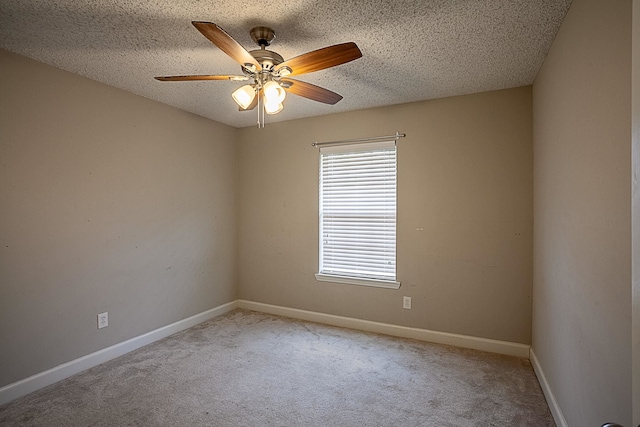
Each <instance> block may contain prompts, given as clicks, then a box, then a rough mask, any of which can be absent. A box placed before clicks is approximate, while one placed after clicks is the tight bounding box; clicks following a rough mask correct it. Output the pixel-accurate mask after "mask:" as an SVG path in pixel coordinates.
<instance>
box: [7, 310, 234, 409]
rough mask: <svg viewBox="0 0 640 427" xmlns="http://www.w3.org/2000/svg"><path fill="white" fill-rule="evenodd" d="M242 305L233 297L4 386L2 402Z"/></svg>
mask: <svg viewBox="0 0 640 427" xmlns="http://www.w3.org/2000/svg"><path fill="white" fill-rule="evenodd" d="M236 308H238V301H237V300H236V301H232V302H229V303H226V304H223V305H220V306H218V307H214V308H212V309H210V310H207V311H203V312H202V313H198V314H196V315H194V316H191V317H187V318H186V319H182V320H179V321H177V322H175V323H172V324H170V325H167V326H163V327H161V328H158V329H155V330H153V331H150V332H147V333H146V334H143V335H140V336H137V337H134V338H131V339H128V340H126V341H123V342H121V343H118V344H115V345H112V346H110V347H107V348H104V349H102V350H98V351H96V352H94V353H91V354H87V355H86V356H82V357H79V358H77V359H74V360H72V361H70V362H67V363H63V364H62V365H59V366H56V367H55V368H51V369H48V370H46V371H44V372H40V373H38V374H35V375H32V376H30V377H28V378H25V379H23V380H20V381H17V382H15V383H12V384H8V385H6V386H4V387H2V388H0V405H2V404H4V403H7V402H10V401H12V400H14V399H17V398H18V397H21V396H24V395H26V394H29V393H31V392H34V391H36V390H39V389H41V388H43V387H46V386H48V385H50V384H53V383H56V382H58V381H61V380H63V379H65V378H68V377H70V376H72V375H75V374H77V373H79V372H82V371H85V370H87V369H89V368H92V367H94V366H97V365H99V364H101V363H104V362H107V361H109V360H111V359H115V358H116V357H119V356H122V355H124V354H126V353H129V352H131V351H133V350H136V349H138V348H140V347H143V346H145V345H147V344H151V343H152V342H155V341H158V340H161V339H163V338H166V337H168V336H169V335H173V334H175V333H176V332H180V331H183V330H185V329H188V328H190V327H192V326H195V325H197V324H199V323H202V322H205V321H207V320H209V319H213V318H214V317H217V316H220V315H222V314H224V313H227V312H229V311H231V310H234V309H236Z"/></svg>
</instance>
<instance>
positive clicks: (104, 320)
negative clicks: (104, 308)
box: [98, 312, 109, 329]
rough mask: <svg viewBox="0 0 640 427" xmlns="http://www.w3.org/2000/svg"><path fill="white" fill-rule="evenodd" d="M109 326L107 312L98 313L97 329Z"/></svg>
mask: <svg viewBox="0 0 640 427" xmlns="http://www.w3.org/2000/svg"><path fill="white" fill-rule="evenodd" d="M107 326H109V313H107V312H105V313H100V314H98V329H102V328H106V327H107Z"/></svg>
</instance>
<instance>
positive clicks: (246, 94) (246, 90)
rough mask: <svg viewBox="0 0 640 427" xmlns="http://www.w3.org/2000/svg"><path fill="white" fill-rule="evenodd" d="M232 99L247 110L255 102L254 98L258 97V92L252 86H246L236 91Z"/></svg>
mask: <svg viewBox="0 0 640 427" xmlns="http://www.w3.org/2000/svg"><path fill="white" fill-rule="evenodd" d="M231 97H232V98H233V100H234V101H236V104H238V106H239V107H240V108H242V109H243V110H246V109H247V108H248V107H249V106H250V105H251V103H252V102H253V98H255V97H256V90H255V89H254V88H253V86H251V85H244V86H242V87H240V88H239V89H236V90H235V91H234V92H233V93H232V94H231Z"/></svg>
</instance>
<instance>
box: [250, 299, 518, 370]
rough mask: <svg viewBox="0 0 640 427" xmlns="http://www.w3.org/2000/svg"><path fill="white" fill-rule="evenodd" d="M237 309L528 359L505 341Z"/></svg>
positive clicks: (270, 308) (259, 306) (290, 311)
mask: <svg viewBox="0 0 640 427" xmlns="http://www.w3.org/2000/svg"><path fill="white" fill-rule="evenodd" d="M238 307H239V308H244V309H247V310H253V311H259V312H262V313H268V314H275V315H278V316H285V317H291V318H294V319H300V320H308V321H312V322H318V323H325V324H328V325H333V326H340V327H344V328H350V329H358V330H361V331H367V332H375V333H379V334H385V335H392V336H396V337H402V338H412V339H416V340H420V341H428V342H433V343H438V344H447V345H453V346H456V347H464V348H471V349H474V350H482V351H488V352H491V353H498V354H505V355H509V356H517V357H524V358H529V348H530V346H529V345H526V344H519V343H512V342H508V341H499V340H492V339H488V338H478V337H472V336H468V335H459V334H451V333H447V332H437V331H431V330H428V329H419V328H411V327H407V326H398V325H391V324H388V323H380V322H372V321H369V320H362V319H355V318H352V317H342V316H334V315H332V314H325V313H319V312H315V311H306V310H300V309H296V308H288V307H281V306H276V305H271V304H264V303H260V302H253V301H247V300H238Z"/></svg>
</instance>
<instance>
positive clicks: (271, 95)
mask: <svg viewBox="0 0 640 427" xmlns="http://www.w3.org/2000/svg"><path fill="white" fill-rule="evenodd" d="M262 90H263V91H264V98H265V100H266V102H265V104H269V103H273V104H280V103H282V101H284V98H285V96H287V93H286V92H285V91H284V89H283V88H282V86H280V85H279V84H278V83H276V82H274V81H270V82H267V83H265V85H264V87H263V88H262Z"/></svg>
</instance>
